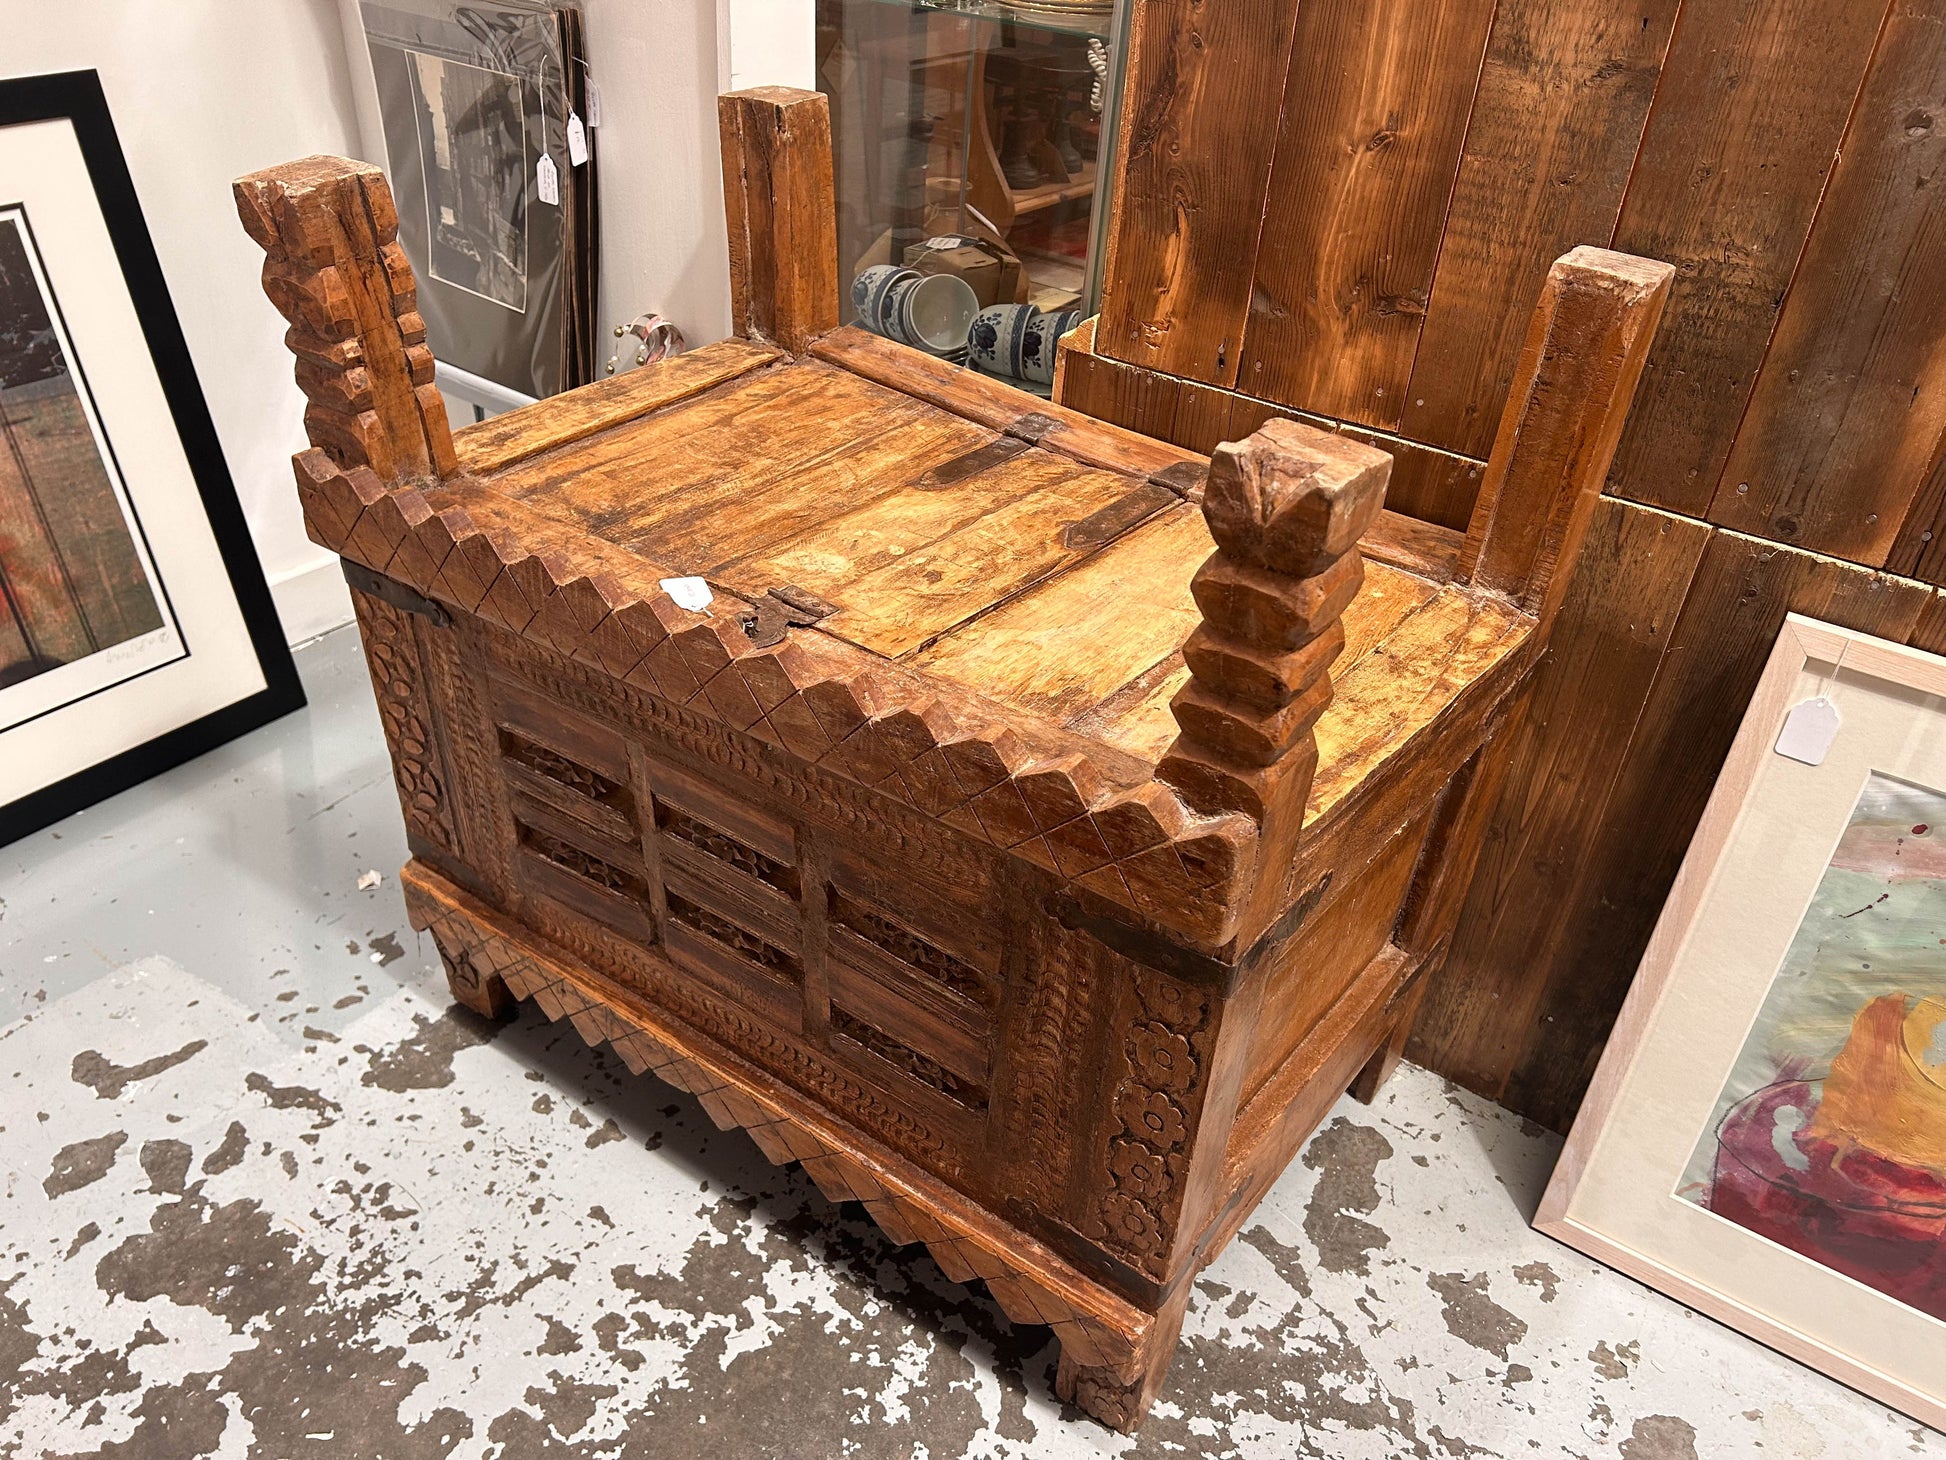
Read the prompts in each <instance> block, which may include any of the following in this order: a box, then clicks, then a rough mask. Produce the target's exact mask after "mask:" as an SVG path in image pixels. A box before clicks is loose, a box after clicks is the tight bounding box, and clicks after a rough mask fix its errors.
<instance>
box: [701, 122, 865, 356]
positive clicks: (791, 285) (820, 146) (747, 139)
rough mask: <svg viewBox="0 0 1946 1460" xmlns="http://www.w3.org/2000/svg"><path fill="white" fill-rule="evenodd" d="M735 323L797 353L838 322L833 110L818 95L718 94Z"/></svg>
mask: <svg viewBox="0 0 1946 1460" xmlns="http://www.w3.org/2000/svg"><path fill="white" fill-rule="evenodd" d="M716 116H717V122H718V125H719V126H720V128H721V130H722V134H723V212H724V218H725V221H726V222H727V223H728V225H729V234H730V314H731V327H732V328H733V329H734V330H735V331H736V332H737V333H738V334H740V335H743V336H744V337H746V338H749V339H763V340H769V341H770V342H771V343H772V344H775V345H779V346H782V347H783V348H784V349H786V350H789V351H790V352H791V353H792V354H793V355H801V354H803V353H804V351H805V349H806V348H807V347H808V346H809V345H810V343H811V341H812V340H814V339H816V338H817V337H818V336H819V335H821V334H824V333H825V332H826V331H827V330H834V329H836V328H837V327H838V225H837V210H836V203H835V200H834V194H833V191H832V181H831V109H830V105H829V103H828V102H827V101H826V100H825V98H824V97H823V96H821V95H819V94H818V93H817V92H815V91H799V90H797V89H795V88H793V87H788V86H759V87H755V88H753V89H751V90H748V91H732V92H728V93H726V94H725V95H723V96H720V97H718V98H717V99H716Z"/></svg>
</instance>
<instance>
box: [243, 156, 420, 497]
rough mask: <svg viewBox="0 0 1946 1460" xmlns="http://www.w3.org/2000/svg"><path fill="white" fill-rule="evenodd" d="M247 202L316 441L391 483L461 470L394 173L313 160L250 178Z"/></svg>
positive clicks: (267, 289)
mask: <svg viewBox="0 0 1946 1460" xmlns="http://www.w3.org/2000/svg"><path fill="white" fill-rule="evenodd" d="M235 193H236V204H237V212H238V214H239V215H240V216H241V217H242V219H243V226H244V229H245V231H247V232H248V233H249V235H250V237H251V238H252V239H254V240H255V241H256V242H257V244H258V245H259V246H260V247H261V248H262V249H263V250H264V268H263V285H264V293H266V294H268V295H269V296H270V301H271V303H272V304H274V305H276V306H277V311H278V313H280V314H282V315H283V316H284V318H285V319H287V320H289V321H290V326H291V327H290V330H289V332H288V333H287V334H286V335H285V343H287V344H288V345H289V346H290V348H291V351H292V352H293V353H294V354H295V355H296V356H297V384H298V387H299V389H301V390H302V391H303V392H304V394H305V396H306V397H307V398H308V399H309V401H310V404H309V406H308V407H307V408H306V409H305V412H304V427H305V431H306V432H307V434H308V435H309V436H310V438H311V444H312V445H313V446H314V447H316V448H317V449H318V450H320V451H322V452H323V453H324V454H325V455H326V456H328V457H329V458H330V459H331V462H332V464H333V465H334V466H336V467H338V468H339V469H340V470H344V471H351V470H353V469H354V468H357V467H368V468H370V470H371V471H372V472H373V473H374V474H375V475H376V476H377V477H378V478H379V479H380V480H381V481H384V482H399V481H405V480H409V479H411V478H414V477H425V476H441V477H445V476H451V475H453V474H454V473H455V472H457V470H458V466H457V464H456V462H455V461H454V457H453V436H452V431H451V430H450V428H449V427H448V426H447V423H446V403H445V401H444V399H443V398H442V397H441V396H440V394H439V387H438V386H436V385H435V384H433V357H432V350H431V349H430V347H428V346H427V344H426V324H425V321H424V320H423V319H421V318H420V317H419V292H418V285H417V283H416V281H415V280H414V279H413V277H412V265H411V263H410V262H409V261H408V260H407V259H406V256H405V249H404V248H403V247H401V246H400V244H399V217H398V213H397V211H396V210H395V209H394V208H393V205H392V190H391V189H390V188H389V187H387V186H386V183H385V175H384V174H383V173H382V172H380V171H379V170H378V169H377V168H376V167H372V166H370V165H368V164H366V163H362V162H352V161H350V160H349V159H347V158H343V157H323V156H320V157H306V158H304V159H302V160H301V161H298V162H288V163H285V164H284V165H283V166H281V167H273V168H268V169H266V170H265V171H263V172H253V173H251V174H250V175H249V176H247V177H242V178H238V179H237V182H236V185H235Z"/></svg>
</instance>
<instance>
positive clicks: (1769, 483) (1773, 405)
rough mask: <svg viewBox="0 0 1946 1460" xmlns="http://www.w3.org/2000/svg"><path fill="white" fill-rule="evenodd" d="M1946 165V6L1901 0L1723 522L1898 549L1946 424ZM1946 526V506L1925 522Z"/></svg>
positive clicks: (1858, 557) (1720, 500)
mask: <svg viewBox="0 0 1946 1460" xmlns="http://www.w3.org/2000/svg"><path fill="white" fill-rule="evenodd" d="M1943 169H1946V0H1898V3H1896V4H1894V5H1893V7H1892V12H1891V15H1890V16H1889V18H1888V19H1887V21H1886V25H1885V33H1884V35H1883V37H1882V38H1881V39H1880V41H1879V45H1878V54H1877V59H1876V61H1875V62H1874V64H1873V67H1872V71H1871V74H1870V75H1869V76H1868V77H1867V78H1866V80H1865V89H1864V93H1863V95H1862V96H1861V97H1860V98H1859V103H1858V108H1857V110H1856V112H1855V113H1854V115H1853V117H1852V121H1851V126H1850V128H1849V130H1848V132H1847V135H1846V139H1845V145H1844V149H1843V151H1842V153H1841V154H1840V156H1839V160H1838V165H1837V167H1836V168H1835V169H1834V170H1833V172H1832V174H1831V182H1830V185H1829V186H1828V187H1827V188H1826V189H1825V195H1824V201H1823V203H1821V204H1820V205H1819V207H1818V216H1817V221H1816V222H1815V223H1814V224H1813V225H1812V228H1811V237H1810V241H1809V242H1808V243H1807V244H1806V245H1805V250H1804V259H1803V262H1802V263H1801V264H1799V266H1798V270H1797V275H1796V277H1795V278H1794V279H1793V280H1792V281H1791V291H1790V295H1789V297H1788V298H1786V300H1785V301H1784V311H1783V314H1782V316H1781V317H1780V318H1779V320H1778V322H1777V333H1776V337H1775V338H1774V339H1773V340H1772V341H1771V345H1770V350H1769V353H1768V354H1767V355H1766V356H1765V357H1764V365H1763V371H1762V373H1761V374H1760V375H1759V376H1758V378H1757V382H1756V386H1755V388H1754V390H1753V391H1752V393H1751V397H1750V407H1749V410H1748V411H1746V412H1745V414H1744V418H1743V425H1742V428H1741V429H1740V430H1739V431H1738V432H1737V437H1736V442H1735V444H1734V445H1733V446H1732V447H1731V450H1730V457H1729V461H1728V463H1727V464H1726V465H1725V467H1724V470H1723V475H1722V478H1721V480H1720V481H1719V482H1718V483H1717V487H1716V495H1715V498H1714V499H1713V500H1712V501H1711V503H1710V520H1711V521H1713V522H1718V523H1721V524H1723V525H1724V526H1726V527H1733V528H1736V529H1738V530H1739V531H1742V532H1751V533H1756V534H1758V535H1759V536H1763V537H1774V538H1777V539H1779V540H1781V541H1785V542H1791V543H1795V544H1797V545H1798V546H1800V547H1805V548H1810V549H1811V550H1813V551H1814V552H1821V553H1829V554H1831V555H1832V556H1833V557H1839V558H1848V559H1850V560H1851V561H1853V562H1859V563H1870V564H1873V565H1874V566H1876V565H1878V564H1882V563H1885V562H1886V561H1887V560H1888V559H1889V558H1890V557H1891V556H1892V552H1893V547H1894V544H1895V541H1896V540H1897V539H1898V537H1899V534H1900V528H1901V526H1902V524H1903V523H1904V521H1905V518H1906V509H1907V507H1908V506H1909V505H1910V504H1912V503H1913V502H1914V500H1915V498H1916V497H1917V496H1918V494H1919V491H1920V488H1921V486H1922V485H1923V483H1924V480H1925V476H1926V470H1927V467H1928V466H1929V465H1930V460H1931V455H1932V450H1933V446H1934V444H1935V443H1936V442H1937V441H1938V439H1939V436H1940V433H1941V431H1942V430H1946V335H1942V332H1941V329H1940V321H1941V319H1942V318H1946V197H1942V194H1946V187H1942V186H1941V184H1942V183H1946V170H1943ZM1942 525H1946V524H1941V523H1940V522H1939V520H1938V515H1937V509H1936V508H1935V509H1934V510H1933V511H1932V512H1929V513H1927V514H1926V515H1925V518H1924V520H1923V522H1921V523H1920V524H1919V526H1920V530H1925V529H1934V530H1937V529H1938V528H1939V527H1940V526H1942ZM1912 556H1913V557H1915V558H1916V554H1914V555H1912ZM1908 566H1909V564H1908Z"/></svg>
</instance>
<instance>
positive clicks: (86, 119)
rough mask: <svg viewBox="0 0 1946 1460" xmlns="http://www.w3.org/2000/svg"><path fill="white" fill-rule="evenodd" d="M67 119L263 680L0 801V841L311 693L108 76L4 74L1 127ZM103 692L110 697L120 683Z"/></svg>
mask: <svg viewBox="0 0 1946 1460" xmlns="http://www.w3.org/2000/svg"><path fill="white" fill-rule="evenodd" d="M60 120H65V121H67V122H69V123H70V124H71V125H72V126H73V128H74V133H75V136H76V138H77V140H78V141H79V143H80V147H81V154H82V158H83V160H84V162H85V164H86V166H87V172H88V179H89V181H90V183H91V184H92V185H93V188H94V193H95V199H96V201H97V203H98V204H99V205H100V209H101V215H102V219H103V221H104V223H105V224H106V226H107V230H108V234H109V238H110V240H111V241H112V243H113V245H114V250H115V257H116V260H117V262H118V263H119V264H120V266H121V274H122V282H123V284H124V285H125V286H126V288H127V290H128V295H129V299H130V301H131V302H132V304H133V305H134V309H135V313H136V317H137V318H138V320H139V321H140V323H141V327H142V334H143V337H144V339H145V341H146V343H147V347H148V352H149V355H150V358H151V359H152V360H153V362H154V365H155V370H156V375H157V377H158V379H159V381H160V384H161V387H162V392H163V395H164V398H165V399H166V401H167V403H168V408H169V414H170V417H171V419H172V420H173V422H174V425H175V429H176V435H177V437H178V439H179V441H180V443H181V446H182V451H183V454H184V456H185V457H186V458H187V460H188V463H189V467H190V470H191V472H192V474H193V475H194V477H195V480H196V489H197V493H198V496H199V497H200V499H201V502H202V507H203V511H204V514H205V516H206V517H207V519H208V523H209V529H210V534H211V537H212V538H213V539H214V541H215V543H216V546H217V549H218V551H219V553H220V554H221V557H222V562H223V566H224V569H225V571H226V572H227V573H228V575H229V585H230V591H231V594H232V595H233V597H234V599H235V602H236V605H237V609H238V611H239V613H240V615H241V617H242V619H243V621H244V624H245V626H246V628H247V631H248V634H249V641H250V646H251V648H252V650H253V651H254V653H255V655H256V659H257V667H258V669H259V670H260V671H261V673H262V675H263V680H264V687H263V688H262V689H261V690H258V691H257V692H255V693H253V694H250V695H248V696H246V697H245V698H242V699H239V700H235V701H233V702H231V703H229V704H226V705H222V706H220V707H218V708H216V709H214V710H210V711H208V712H207V713H204V714H202V715H200V716H198V717H197V718H195V719H193V720H189V721H187V722H185V723H183V724H180V725H175V726H173V727H171V728H169V729H168V730H165V731H163V732H161V733H160V734H157V735H155V736H153V737H152V738H150V739H148V740H146V741H144V742H143V743H141V744H140V745H136V746H134V747H132V748H130V749H128V750H124V751H121V752H119V753H117V754H115V755H112V756H110V757H108V758H107V759H105V760H102V761H98V762H96V763H95V764H93V765H91V766H88V767H86V768H85V769H83V770H79V771H76V772H74V773H72V774H69V775H66V776H63V777H62V778H60V779H58V780H55V781H52V782H50V783H49V784H47V785H45V786H42V787H40V788H39V789H37V790H34V791H30V792H28V793H27V794H25V795H23V796H19V797H17V798H16V799H14V800H12V801H10V802H8V803H7V804H5V805H4V806H0V845H6V844H8V843H10V842H14V841H18V840H19V839H20V838H22V837H24V836H27V835H30V834H31V833H33V832H36V831H39V830H41V829H42V828H44V827H46V826H48V825H50V824H52V823H53V822H56V821H59V820H61V819H62V818H64V817H66V816H69V815H72V814H73V813H74V812H76V811H80V810H82V809H84V808H85V807H88V806H92V805H94V804H96V803H97V802H100V801H103V800H105V799H107V798H108V797H110V796H113V795H116V794H117V793H119V792H121V791H125V790H127V789H128V788H129V787H131V786H135V785H138V784H140V783H141V782H143V781H146V780H148V779H149V778H151V777H152V776H156V775H159V774H161V773H162V772H163V771H166V770H170V769H172V768H174V767H175V766H178V765H181V764H182V763H183V762H184V761H188V760H192V759H194V758H195V757H196V756H199V755H201V754H203V753H204V752H205V751H209V750H213V749H215V748H216V747H217V746H219V745H223V744H226V743H227V742H229V741H231V740H234V739H236V738H237V737H238V736H240V735H243V734H245V733H247V732H248V731H251V730H254V729H256V728H258V727H259V726H261V725H266V724H268V723H269V722H270V721H272V720H275V719H278V718H279V717H281V716H283V715H287V714H289V713H290V712H291V711H292V710H296V709H300V708H302V707H303V705H304V703H305V699H304V688H303V685H302V684H301V682H300V681H299V679H298V675H297V665H296V663H295V662H294V661H293V660H292V658H291V652H290V648H289V646H288V645H286V644H285V642H284V632H283V626H282V624H281V623H280V622H279V620H278V617H277V608H276V604H275V603H274V601H273V600H272V598H271V595H270V585H269V583H268V582H266V581H265V579H264V574H263V567H262V564H261V563H259V561H258V559H257V552H256V548H255V546H254V544H253V543H252V542H251V539H250V531H249V526H248V524H247V523H246V522H245V520H244V516H243V507H242V504H241V503H240V502H239V501H238V499H237V494H236V486H235V484H234V482H233V481H232V480H231V478H230V471H229V466H228V464H227V463H226V462H225V460H224V457H223V450H222V447H221V445H220V444H219V442H218V440H217V436H216V426H215V424H214V422H212V421H211V419H210V414H209V406H208V404H207V403H206V402H205V401H204V399H203V392H202V387H201V385H200V384H199V383H198V381H197V378H196V367H195V365H194V364H193V363H192V361H191V360H190V356H189V346H188V344H187V342H186V341H185V340H184V338H183V333H182V325H181V323H180V322H179V320H178V319H177V316H176V310H175V305H174V304H173V303H172V302H171V300H170V297H169V287H168V285H167V283H166V282H165V281H164V279H163V276H162V265H161V263H160V261H159V260H158V259H157V258H156V252H155V245H154V243H153V242H152V241H151V240H150V237H149V230H148V225H147V223H146V222H145V221H144V219H143V216H142V206H141V203H140V201H139V200H138V199H137V197H136V193H135V184H134V181H133V179H131V178H130V176H129V171H128V163H127V161H126V159H124V157H123V155H122V148H121V142H120V139H119V138H118V137H117V135H116V132H115V123H114V120H113V118H112V117H111V116H110V114H109V110H108V99H107V97H106V95H105V94H104V93H103V91H102V88H101V79H100V77H99V76H98V75H97V73H95V72H93V71H67V72H60V73H55V74H51V75H45V76H25V77H18V78H13V79H8V80H0V130H4V129H5V128H8V127H13V126H18V125H21V124H24V123H30V122H45V121H60ZM5 191H6V188H5V182H4V179H0V192H5ZM103 694H104V696H112V694H113V690H109V691H104V692H103ZM110 708H111V709H112V702H111V704H110Z"/></svg>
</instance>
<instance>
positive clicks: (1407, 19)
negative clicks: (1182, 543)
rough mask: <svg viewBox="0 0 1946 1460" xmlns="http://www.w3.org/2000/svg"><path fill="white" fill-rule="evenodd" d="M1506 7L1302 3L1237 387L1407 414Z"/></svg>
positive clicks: (1295, 402) (1359, 410)
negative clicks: (1499, 14)
mask: <svg viewBox="0 0 1946 1460" xmlns="http://www.w3.org/2000/svg"><path fill="white" fill-rule="evenodd" d="M1492 18H1493V0H1445V3H1443V4H1438V5H1427V4H1423V3H1416V0H1366V3H1353V0H1308V3H1306V4H1305V5H1304V6H1302V7H1301V8H1300V9H1299V11H1298V15H1297V29H1296V34H1295V39H1294V41H1293V44H1292V47H1291V66H1290V74H1289V76H1288V78H1287V79H1286V81H1285V84H1284V112H1283V118H1282V123H1281V125H1280V127H1279V129H1278V138H1277V162H1276V166H1275V167H1274V168H1273V169H1272V171H1271V178H1270V199H1269V204H1268V206H1267V207H1266V209H1265V213H1264V227H1263V237H1262V242H1261V244H1260V246H1259V248H1258V250H1257V259H1256V280H1255V288H1254V290H1253V291H1252V296H1251V311H1250V320H1249V326H1248V335H1247V337H1246V338H1245V340H1244V347H1243V358H1242V362H1241V369H1240V371H1239V373H1238V374H1237V376H1236V379H1235V384H1236V386H1237V388H1238V389H1239V390H1242V391H1244V392H1245V393H1246V394H1249V395H1254V396H1259V397H1268V398H1269V399H1272V400H1278V401H1283V402H1285V403H1287V404H1289V405H1292V406H1295V407H1297V408H1299V409H1301V410H1306V411H1314V412H1317V413H1319V414H1321V415H1327V416H1337V417H1342V418H1343V419H1345V420H1350V421H1356V422H1358V423H1359V424H1361V425H1365V426H1376V427H1379V428H1381V429H1384V430H1394V429H1396V428H1397V427H1398V425H1399V420H1400V415H1401V412H1402V410H1403V406H1404V401H1405V389H1406V384H1407V382H1408V380H1409V378H1410V376H1411V373H1412V356H1413V351H1414V350H1415V348H1416V347H1417V343H1418V339H1419V327H1420V325H1421V323H1422V322H1423V321H1424V319H1425V314H1426V302H1427V298H1428V296H1429V295H1430V294H1431V292H1432V282H1433V268H1434V265H1435V263H1436V261H1437V260H1438V257H1439V239H1440V233H1441V230H1442V229H1443V227H1444V224H1445V218H1446V204H1447V200H1448V199H1449V198H1450V196H1451V194H1452V190H1453V178H1454V175H1455V173H1456V172H1457V171H1458V168H1459V159H1460V147H1461V144H1462V141H1463V139H1464V135H1465V131H1466V117H1467V112H1468V110H1469V109H1470V108H1471V106H1472V104H1473V89H1474V84H1475V82H1476V81H1477V80H1478V78H1479V70H1480V60H1481V57H1482V55H1483V54H1484V52H1485V48H1486V38H1487V27H1488V25H1489V24H1490V22H1491V21H1492ZM1240 100H1241V99H1239V101H1240ZM1238 262H1239V260H1237V259H1234V258H1233V259H1228V260H1225V261H1224V267H1226V268H1230V269H1234V268H1236V267H1237V264H1238ZM1218 383H1219V384H1229V383H1230V382H1229V381H1227V380H1219V381H1218Z"/></svg>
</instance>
